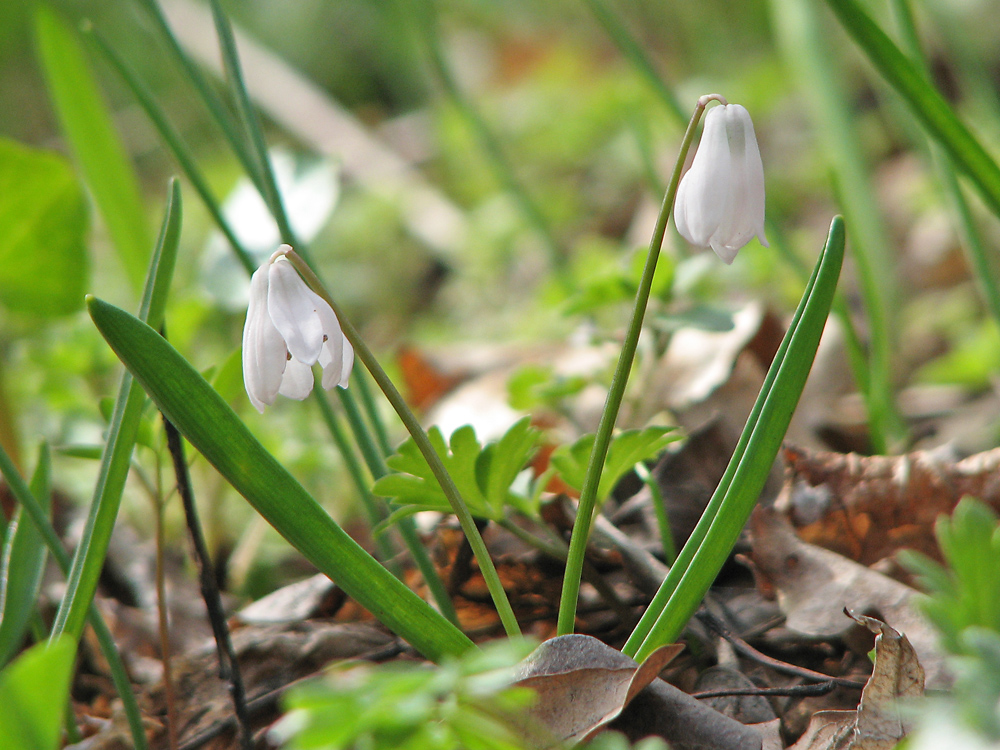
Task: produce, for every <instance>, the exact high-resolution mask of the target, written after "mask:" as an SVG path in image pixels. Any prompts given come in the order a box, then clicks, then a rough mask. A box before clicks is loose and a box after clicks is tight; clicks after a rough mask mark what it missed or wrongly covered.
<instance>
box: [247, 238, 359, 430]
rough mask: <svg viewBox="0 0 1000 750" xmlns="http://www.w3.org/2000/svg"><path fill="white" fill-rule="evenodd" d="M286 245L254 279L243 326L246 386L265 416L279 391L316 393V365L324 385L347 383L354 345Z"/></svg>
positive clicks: (298, 394)
mask: <svg viewBox="0 0 1000 750" xmlns="http://www.w3.org/2000/svg"><path fill="white" fill-rule="evenodd" d="M289 250H291V248H290V247H289V246H288V245H282V246H281V248H279V249H278V251H277V252H276V253H274V255H272V256H271V258H270V260H268V261H267V263H265V264H264V265H262V266H261V267H260V268H258V269H257V270H256V271H254V274H253V276H252V277H251V278H250V303H249V306H248V307H247V320H246V324H245V325H244V327H243V384H244V385H245V386H246V389H247V395H248V396H250V403H252V404H253V405H254V407H255V408H256V409H257V411H259V412H260V413H261V414H263V413H264V407H265V406H269V405H271V404H273V403H274V400H275V399H276V398H277V397H278V394H279V393H280V394H281V395H283V396H288V397H289V398H295V399H299V400H301V399H304V398H305V397H306V396H308V395H309V393H310V391H312V387H313V374H312V366H313V365H314V364H316V363H317V362H319V364H320V366H321V367H322V368H323V379H322V384H323V387H324V388H326V389H330V388H333V387H334V386H335V385H339V386H340V387H341V388H346V387H347V381H348V378H349V377H350V375H351V368H352V367H353V366H354V348H353V347H352V346H351V344H350V342H349V341H348V340H347V339H346V338H344V334H343V331H341V329H340V321H338V320H337V316H336V314H335V313H334V312H333V309H332V308H331V307H330V305H329V304H327V302H326V301H325V300H324V299H323V298H322V297H320V296H319V295H318V294H316V293H315V292H313V291H312V290H311V289H310V288H309V287H308V286H306V283H305V281H303V280H302V277H301V276H299V274H298V272H297V271H296V270H295V267H294V266H293V265H292V263H291V261H289V260H288V258H286V257H285V252H287V251H289Z"/></svg>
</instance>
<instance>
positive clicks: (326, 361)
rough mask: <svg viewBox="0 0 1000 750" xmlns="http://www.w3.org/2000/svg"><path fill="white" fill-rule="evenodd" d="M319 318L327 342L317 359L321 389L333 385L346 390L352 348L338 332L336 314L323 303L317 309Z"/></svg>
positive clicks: (340, 332) (352, 354)
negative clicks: (321, 373)
mask: <svg viewBox="0 0 1000 750" xmlns="http://www.w3.org/2000/svg"><path fill="white" fill-rule="evenodd" d="M321 301H323V300H321ZM319 316H320V319H321V320H322V321H323V330H324V332H326V334H327V341H326V343H325V344H324V345H323V352H322V354H320V357H319V363H320V364H321V365H322V366H323V387H324V388H326V389H327V390H329V389H330V388H333V387H334V386H335V385H339V386H340V387H342V388H346V387H347V379H348V378H349V377H350V375H351V367H352V366H353V365H354V348H353V347H352V346H351V344H350V342H349V341H348V340H347V339H346V338H345V337H344V334H343V332H342V331H341V330H340V321H339V320H337V315H336V313H334V312H333V310H332V309H331V308H330V306H329V305H327V304H326V303H325V302H323V307H321V308H319Z"/></svg>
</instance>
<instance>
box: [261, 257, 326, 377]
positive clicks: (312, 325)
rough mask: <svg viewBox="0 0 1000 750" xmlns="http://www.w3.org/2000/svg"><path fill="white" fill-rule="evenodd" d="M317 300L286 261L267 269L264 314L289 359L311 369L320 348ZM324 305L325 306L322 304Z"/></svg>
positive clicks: (283, 260)
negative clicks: (280, 339) (266, 315)
mask: <svg viewBox="0 0 1000 750" xmlns="http://www.w3.org/2000/svg"><path fill="white" fill-rule="evenodd" d="M316 300H319V301H320V302H322V300H320V298H319V297H317V296H316V295H315V294H313V293H312V292H311V291H310V290H309V287H307V286H306V283H305V282H304V281H303V280H302V277H301V276H299V274H298V271H296V270H295V267H294V266H293V265H292V264H291V262H290V261H288V260H287V259H286V258H284V257H283V256H282V257H279V258H278V259H277V260H275V261H274V262H273V263H272V264H271V266H270V268H269V269H268V292H267V311H268V313H269V314H270V316H271V322H272V323H274V326H275V328H277V329H278V331H279V332H280V333H281V337H282V338H283V339H284V340H285V345H286V346H287V347H288V351H290V352H291V353H292V356H293V357H294V358H295V359H297V360H299V361H300V362H302V363H303V364H306V365H309V366H312V365H314V364H316V360H317V359H318V358H319V353H320V349H322V347H323V333H324V331H323V324H322V323H321V321H320V318H319V315H317V314H316V308H317V303H316ZM323 304H324V305H325V304H326V303H325V302H323Z"/></svg>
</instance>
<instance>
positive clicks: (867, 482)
mask: <svg viewBox="0 0 1000 750" xmlns="http://www.w3.org/2000/svg"><path fill="white" fill-rule="evenodd" d="M784 453H785V462H786V465H787V467H788V470H787V479H786V485H785V490H784V491H783V493H782V498H781V500H780V501H779V504H778V507H780V508H781V509H782V510H783V511H785V512H787V513H788V515H789V516H790V517H791V519H792V520H793V522H794V523H795V525H796V527H798V533H799V536H801V537H802V538H803V539H805V540H806V541H808V542H811V543H813V544H818V545H820V546H821V547H826V548H827V549H831V550H834V551H835V552H839V553H841V554H842V555H846V556H847V557H850V558H851V559H852V560H856V561H858V562H860V563H862V564H864V565H871V564H872V563H875V562H878V561H879V560H882V559H884V558H886V557H889V556H890V555H892V554H894V553H895V552H896V551H897V550H899V549H901V548H904V547H906V548H910V549H916V550H919V551H921V552H923V553H925V554H927V555H930V556H931V557H933V558H935V559H938V560H940V552H939V551H938V548H937V543H936V542H935V540H934V521H935V520H936V519H937V517H938V516H939V515H940V514H942V513H951V512H952V510H954V508H955V505H956V504H957V503H958V501H959V500H960V499H961V498H962V497H963V496H965V495H972V496H974V497H978V498H980V499H981V500H982V501H983V502H985V503H987V504H989V505H991V506H992V507H993V508H994V509H996V510H1000V449H995V450H991V451H987V452H985V453H979V454H976V455H974V456H970V457H969V458H966V459H964V460H962V461H953V460H951V459H950V458H949V457H948V456H947V455H946V454H945V453H942V452H940V451H918V452H916V453H908V454H905V455H902V456H859V455H857V454H854V453H849V454H842V453H830V452H826V451H810V450H805V449H801V448H786V449H785V452H784Z"/></svg>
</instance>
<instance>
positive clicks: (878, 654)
mask: <svg viewBox="0 0 1000 750" xmlns="http://www.w3.org/2000/svg"><path fill="white" fill-rule="evenodd" d="M848 614H850V616H851V617H852V618H853V619H854V621H855V622H857V623H858V624H860V625H864V626H865V627H867V628H868V629H869V630H870V631H872V632H873V633H876V637H875V669H874V670H873V672H872V676H871V678H870V679H869V680H868V684H867V685H865V689H864V691H862V693H861V705H860V706H858V720H857V722H856V724H855V726H854V734H855V737H854V743H853V744H852V745H851V750H891V749H892V748H894V747H895V746H896V744H897V743H898V742H899V741H900V740H901V739H902V738H903V737H904V736H905V735H906V732H907V728H908V727H907V726H906V723H905V722H904V720H903V716H902V714H901V713H900V711H899V701H900V700H907V699H913V698H918V697H920V696H921V695H923V694H924V670H923V668H922V667H921V666H920V661H919V660H918V659H917V653H916V652H915V651H914V650H913V646H911V645H910V642H909V641H908V640H907V638H906V636H905V635H902V634H901V633H899V632H897V631H896V630H894V629H892V628H890V627H889V626H888V625H886V624H885V623H884V622H882V621H881V620H876V619H875V618H874V617H865V616H863V615H855V614H853V613H850V612H849V613H848Z"/></svg>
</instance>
